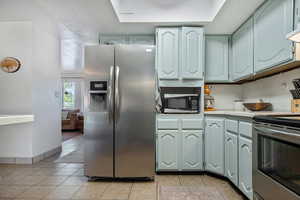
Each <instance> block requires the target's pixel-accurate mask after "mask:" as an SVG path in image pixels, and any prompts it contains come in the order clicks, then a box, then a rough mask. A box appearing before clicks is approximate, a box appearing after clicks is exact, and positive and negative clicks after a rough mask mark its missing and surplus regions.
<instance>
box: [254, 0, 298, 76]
mask: <svg viewBox="0 0 300 200" xmlns="http://www.w3.org/2000/svg"><path fill="white" fill-rule="evenodd" d="M293 15H294V11H293V0H268V1H267V2H266V3H265V4H264V5H263V6H262V7H260V8H259V9H258V10H257V12H256V13H255V14H254V69H255V72H259V71H262V70H265V69H267V68H270V67H273V66H276V65H279V64H281V63H284V62H287V61H289V60H291V59H293V50H292V47H293V45H292V42H291V41H289V40H287V39H286V34H287V33H289V32H291V31H292V30H293Z"/></svg>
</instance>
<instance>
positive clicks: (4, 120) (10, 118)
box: [0, 115, 34, 126]
mask: <svg viewBox="0 0 300 200" xmlns="http://www.w3.org/2000/svg"><path fill="white" fill-rule="evenodd" d="M29 122H34V115H6V116H4V115H3V116H1V115H0V126H4V125H12V124H22V123H29Z"/></svg>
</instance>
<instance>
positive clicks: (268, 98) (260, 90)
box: [242, 69, 300, 111]
mask: <svg viewBox="0 0 300 200" xmlns="http://www.w3.org/2000/svg"><path fill="white" fill-rule="evenodd" d="M296 78H300V69H294V70H292V71H289V72H285V73H282V74H278V75H275V76H271V77H268V78H264V79H260V80H257V81H254V82H250V83H245V84H243V85H242V90H243V94H242V96H243V99H244V100H245V101H246V102H257V101H259V99H263V101H265V102H270V103H272V105H273V110H274V111H291V100H292V96H291V94H290V92H289V90H290V89H293V84H292V80H293V79H296Z"/></svg>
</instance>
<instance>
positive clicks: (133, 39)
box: [129, 35, 155, 45]
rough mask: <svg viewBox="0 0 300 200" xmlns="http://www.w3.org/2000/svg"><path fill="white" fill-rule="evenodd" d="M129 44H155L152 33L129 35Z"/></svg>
mask: <svg viewBox="0 0 300 200" xmlns="http://www.w3.org/2000/svg"><path fill="white" fill-rule="evenodd" d="M129 44H142V45H155V39H154V35H129Z"/></svg>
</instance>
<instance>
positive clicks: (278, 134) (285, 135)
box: [254, 127, 300, 144]
mask: <svg viewBox="0 0 300 200" xmlns="http://www.w3.org/2000/svg"><path fill="white" fill-rule="evenodd" d="M254 129H255V130H256V131H258V132H259V134H260V135H264V136H268V137H271V138H275V139H280V140H283V141H288V142H291V143H297V144H300V134H295V133H289V132H284V131H279V130H275V129H270V128H264V127H254Z"/></svg>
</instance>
